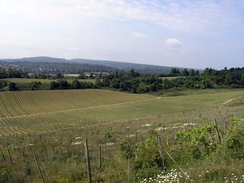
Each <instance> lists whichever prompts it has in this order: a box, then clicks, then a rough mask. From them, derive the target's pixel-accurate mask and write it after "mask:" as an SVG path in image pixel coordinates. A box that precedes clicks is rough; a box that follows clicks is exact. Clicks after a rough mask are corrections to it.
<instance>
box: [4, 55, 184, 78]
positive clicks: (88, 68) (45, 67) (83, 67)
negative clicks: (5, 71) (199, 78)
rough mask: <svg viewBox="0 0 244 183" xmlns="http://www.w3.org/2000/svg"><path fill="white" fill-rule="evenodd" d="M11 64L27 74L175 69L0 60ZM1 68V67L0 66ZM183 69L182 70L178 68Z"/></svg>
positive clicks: (103, 62)
mask: <svg viewBox="0 0 244 183" xmlns="http://www.w3.org/2000/svg"><path fill="white" fill-rule="evenodd" d="M1 63H2V65H3V63H5V64H7V65H9V64H12V65H14V66H15V67H17V68H20V69H23V70H28V72H40V71H42V72H44V73H46V72H48V71H52V72H54V71H55V72H57V71H58V72H62V73H67V72H73V73H79V72H101V71H102V72H111V71H112V70H115V69H118V70H122V71H125V72H127V71H129V70H130V69H131V68H133V69H135V71H137V72H139V73H142V74H169V72H170V70H171V69H172V68H175V67H166V66H156V65H148V64H135V63H127V62H116V61H108V60H91V59H80V58H76V59H71V60H67V59H64V58H52V57H44V56H40V57H28V58H19V59H1V60H0V64H1ZM0 66H1V65H0ZM72 68H73V69H72ZM179 69H184V68H179Z"/></svg>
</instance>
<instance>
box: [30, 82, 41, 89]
mask: <svg viewBox="0 0 244 183" xmlns="http://www.w3.org/2000/svg"><path fill="white" fill-rule="evenodd" d="M40 85H41V82H40V81H32V82H31V83H30V88H31V90H38V89H39V86H40Z"/></svg>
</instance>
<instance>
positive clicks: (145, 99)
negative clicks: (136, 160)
mask: <svg viewBox="0 0 244 183" xmlns="http://www.w3.org/2000/svg"><path fill="white" fill-rule="evenodd" d="M243 111H244V94H243V90H198V91H196V90H189V91H177V92H175V93H174V92H172V93H170V92H168V93H167V92H164V93H158V94H154V95H150V94H140V95H139V94H131V93H123V92H115V91H109V90H100V89H86V90H55V91H47V90H41V91H18V92H3V93H0V128H1V131H0V139H1V145H0V149H1V154H2V156H1V159H0V164H1V172H0V173H1V177H0V180H1V182H4V181H5V182H11V181H10V180H16V182H21V181H22V182H42V179H41V178H40V176H39V174H38V170H37V166H36V164H35V163H34V157H33V151H35V154H36V156H37V159H38V161H39V166H40V167H41V169H42V171H43V174H44V178H45V181H46V182H55V181H56V182H87V174H86V163H85V150H84V145H83V144H84V139H85V138H87V139H88V142H89V145H90V146H89V149H90V159H91V169H92V176H93V180H94V181H95V182H125V181H129V180H128V178H131V180H130V182H133V181H134V182H139V179H136V178H135V175H136V173H135V172H133V170H131V171H129V170H128V162H127V160H126V159H123V158H122V157H121V155H120V151H119V148H118V142H119V141H120V140H122V139H126V138H128V137H131V138H134V139H135V142H136V143H139V142H144V141H145V142H146V141H147V139H150V135H148V133H147V132H148V131H150V129H151V130H155V131H156V132H157V134H158V136H160V137H161V138H162V143H163V146H164V147H165V148H166V145H167V144H169V143H175V140H174V136H173V135H174V134H175V133H177V132H178V131H179V130H183V129H191V128H192V127H196V126H201V125H205V124H208V123H211V124H212V122H213V120H215V121H217V124H218V127H219V128H220V129H222V130H223V131H226V130H227V128H228V126H229V125H230V119H231V118H233V117H235V116H236V117H238V118H242V117H243ZM99 148H100V150H99ZM172 148H173V147H168V146H167V150H168V152H170V153H171V151H170V150H172ZM32 150H33V151H32ZM157 152H158V149H157ZM172 152H173V151H172ZM175 156H178V154H176V155H175ZM185 156H186V155H185ZM173 158H174V159H180V158H179V157H173ZM186 158H188V159H189V157H186ZM131 161H132V160H131ZM169 161H170V160H169V157H168V159H167V158H166V163H167V162H169ZM179 161H182V162H185V160H182V159H180V160H179ZM214 161H215V160H214ZM214 161H213V162H214ZM204 162H205V163H204V164H203V162H202V161H200V160H199V161H196V162H195V163H196V164H195V165H194V166H192V164H190V163H189V162H188V163H189V164H188V165H187V164H185V165H184V166H185V167H184V168H185V169H187V170H188V172H190V173H193V174H194V171H193V168H190V167H194V168H196V167H198V166H199V168H198V169H195V171H196V172H195V174H196V173H198V174H202V172H203V171H206V170H207V169H208V168H210V167H211V166H210V167H209V166H208V165H207V163H206V160H204ZM208 162H209V160H208ZM241 162H243V160H241V161H240V163H236V161H234V160H233V162H232V163H233V164H234V163H235V165H236V167H233V166H232V164H231V163H229V162H228V163H229V170H228V171H226V172H225V171H223V172H224V173H225V174H226V176H229V177H231V174H230V172H231V171H232V170H236V168H238V171H236V172H237V173H238V175H239V176H241V175H243V169H244V167H243V166H241ZM131 163H132V162H131ZM172 164H173V165H172V167H174V168H177V166H176V164H174V163H172ZM201 165H203V166H201ZM204 166H205V167H204ZM219 166H220V165H219ZM224 167H225V166H224V165H221V166H220V167H218V168H220V169H221V168H222V169H223V168H224ZM155 171H156V170H155ZM204 175H205V174H204ZM194 176H195V177H194ZM197 176H198V175H197ZM218 176H220V175H218ZM17 177H20V178H19V179H18V180H17ZM193 177H194V178H196V175H193ZM141 178H143V177H141ZM198 178H199V177H198ZM210 178H211V177H210ZM210 178H209V179H210ZM209 179H208V177H206V175H205V178H204V179H202V181H201V182H208V181H207V180H209ZM219 180H220V179H219ZM12 182H14V181H12Z"/></svg>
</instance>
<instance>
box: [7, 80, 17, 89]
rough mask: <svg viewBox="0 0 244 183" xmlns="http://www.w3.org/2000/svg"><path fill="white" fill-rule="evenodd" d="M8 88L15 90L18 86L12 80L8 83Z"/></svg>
mask: <svg viewBox="0 0 244 183" xmlns="http://www.w3.org/2000/svg"><path fill="white" fill-rule="evenodd" d="M8 89H9V91H15V90H17V88H16V84H15V83H13V82H10V83H9V84H8Z"/></svg>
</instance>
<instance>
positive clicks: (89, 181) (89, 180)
mask: <svg viewBox="0 0 244 183" xmlns="http://www.w3.org/2000/svg"><path fill="white" fill-rule="evenodd" d="M85 152H86V166H87V177H88V183H92V176H91V166H90V158H89V151H88V142H87V139H85Z"/></svg>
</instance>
